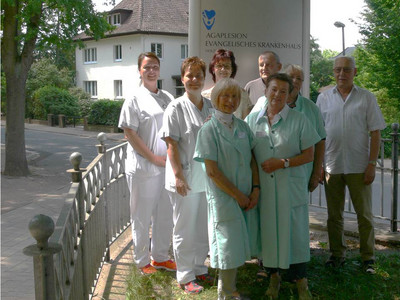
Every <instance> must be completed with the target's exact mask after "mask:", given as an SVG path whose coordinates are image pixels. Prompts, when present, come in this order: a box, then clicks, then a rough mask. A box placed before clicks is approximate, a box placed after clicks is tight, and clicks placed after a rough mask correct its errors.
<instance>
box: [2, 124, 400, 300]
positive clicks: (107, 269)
mask: <svg viewBox="0 0 400 300" xmlns="http://www.w3.org/2000/svg"><path fill="white" fill-rule="evenodd" d="M1 125H2V127H1V130H4V123H3V121H2V122H1ZM25 128H26V130H36V131H42V132H54V133H61V134H67V135H78V136H83V137H96V136H97V134H98V133H97V132H88V131H84V130H83V129H82V128H81V127H77V128H58V127H48V126H43V125H35V124H25ZM107 136H108V139H109V140H112V141H116V142H119V141H121V142H122V141H123V138H124V137H123V134H122V133H116V134H115V133H114V134H112V133H111V134H107ZM3 146H4V145H2V156H1V158H2V165H3V164H4V161H3V159H4V153H3V148H4V147H3ZM37 156H38V153H35V152H30V153H28V161H29V162H31V161H32V160H35V159H36V158H37ZM31 167H32V166H31ZM33 168H34V167H33ZM44 171H45V170H44ZM44 171H43V170H39V171H38V170H35V169H34V174H33V176H28V177H22V178H13V177H8V176H4V175H1V183H2V188H1V196H2V199H11V198H12V199H18V203H15V207H14V208H13V207H11V209H10V210H8V211H7V212H5V213H2V214H1V297H0V298H1V299H2V300H17V299H18V300H28V299H29V300H32V299H34V281H33V261H32V258H31V257H27V256H25V255H23V253H22V249H23V248H25V247H26V246H29V245H31V244H34V243H35V241H34V239H33V238H32V237H31V235H30V233H29V230H28V223H29V221H30V220H31V219H32V217H34V216H35V215H37V214H45V215H48V216H50V217H52V218H53V220H54V221H55V222H56V220H57V218H58V215H59V212H60V210H61V207H62V205H63V203H64V194H65V193H66V192H67V191H68V189H69V185H70V184H69V177H67V176H68V175H65V177H63V176H52V175H51V174H46V173H45V172H44ZM67 178H68V179H67ZM3 201H4V200H3ZM21 202H22V203H24V205H22V206H21ZM11 204H12V203H11ZM17 204H18V205H17ZM2 205H3V203H2ZM326 218H327V217H326V212H325V211H324V210H322V209H317V208H314V207H311V208H310V228H312V229H316V230H326ZM345 231H346V234H348V235H352V236H357V232H358V230H357V222H356V220H355V219H353V218H346V224H345ZM130 232H131V231H130V228H129V229H127V230H126V234H124V235H123V237H122V238H120V239H119V240H118V241H117V242H116V243H115V244H114V245H113V249H112V253H111V255H112V259H113V260H112V262H111V263H110V264H106V265H105V266H104V267H103V272H102V274H101V275H100V278H99V282H98V286H97V289H96V291H95V294H94V298H93V299H96V300H97V299H125V286H124V284H125V278H126V276H127V275H128V274H129V268H130V264H131V263H132V261H133V259H132V243H131V235H130ZM376 239H377V241H378V242H379V243H392V244H396V245H400V233H393V234H391V233H389V232H388V227H387V226H383V225H381V224H377V227H376ZM101 297H103V298H101Z"/></svg>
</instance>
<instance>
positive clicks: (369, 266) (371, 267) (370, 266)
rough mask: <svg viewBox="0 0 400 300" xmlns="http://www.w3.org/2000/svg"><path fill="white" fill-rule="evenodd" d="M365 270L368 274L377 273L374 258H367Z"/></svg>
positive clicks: (364, 264) (364, 265)
mask: <svg viewBox="0 0 400 300" xmlns="http://www.w3.org/2000/svg"><path fill="white" fill-rule="evenodd" d="M363 269H364V272H365V273H367V274H375V273H376V271H375V261H374V260H372V259H371V260H366V261H364V262H363Z"/></svg>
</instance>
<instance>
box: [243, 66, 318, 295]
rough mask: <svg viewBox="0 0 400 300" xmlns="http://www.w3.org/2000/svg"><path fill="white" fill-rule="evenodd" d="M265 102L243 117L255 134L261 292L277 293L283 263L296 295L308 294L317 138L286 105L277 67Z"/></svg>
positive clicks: (288, 87) (288, 85) (286, 87)
mask: <svg viewBox="0 0 400 300" xmlns="http://www.w3.org/2000/svg"><path fill="white" fill-rule="evenodd" d="M266 87H267V89H266V92H265V94H266V97H267V98H268V102H266V104H265V105H264V107H263V108H262V110H260V111H258V112H254V113H251V114H250V115H249V116H248V117H247V118H246V121H247V122H248V124H249V126H250V128H251V130H252V131H253V133H254V135H255V136H256V146H255V147H254V150H253V151H254V155H255V157H256V160H257V163H258V165H259V168H260V174H259V176H260V186H261V194H260V201H259V211H260V231H261V258H262V259H263V264H264V267H266V268H267V269H268V271H269V273H270V275H271V276H270V283H269V287H268V290H267V292H266V295H267V296H268V297H269V298H272V299H277V298H278V294H279V289H280V282H281V276H280V273H281V272H282V270H284V269H289V271H290V275H292V279H293V280H294V281H296V284H297V289H298V292H299V299H300V300H308V299H311V294H310V292H309V290H308V284H307V274H306V263H307V262H308V261H309V260H310V240H309V228H308V178H309V173H308V170H307V167H306V164H307V163H309V162H311V161H313V157H314V156H313V155H314V145H315V144H316V143H317V142H318V141H320V140H321V138H320V136H319V135H318V134H317V132H316V131H315V129H314V128H313V126H312V125H311V122H310V121H309V120H308V119H307V117H306V116H305V115H304V114H303V113H301V112H298V111H295V110H293V109H290V108H289V106H287V105H286V103H287V98H288V97H289V94H290V92H291V91H292V89H293V82H292V79H291V78H290V77H289V76H288V75H287V74H283V73H277V74H273V75H270V76H268V78H267V82H266Z"/></svg>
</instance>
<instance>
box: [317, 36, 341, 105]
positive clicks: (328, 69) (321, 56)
mask: <svg viewBox="0 0 400 300" xmlns="http://www.w3.org/2000/svg"><path fill="white" fill-rule="evenodd" d="M335 55H337V53H336V52H334V51H332V50H324V52H321V50H320V49H319V45H318V43H317V41H316V40H315V39H314V38H313V37H312V36H311V37H310V62H311V67H310V99H311V100H313V101H314V102H315V101H317V97H318V94H319V90H320V89H321V88H323V87H325V86H328V85H330V84H332V83H333V82H334V78H333V74H332V66H333V62H332V60H330V58H331V57H333V56H335Z"/></svg>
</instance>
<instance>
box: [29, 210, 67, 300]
mask: <svg viewBox="0 0 400 300" xmlns="http://www.w3.org/2000/svg"><path fill="white" fill-rule="evenodd" d="M29 231H30V233H31V235H32V236H33V237H34V238H35V240H36V241H37V243H36V244H34V245H30V246H28V247H26V248H24V249H23V253H24V254H25V255H27V256H32V257H33V273H34V278H35V299H36V300H52V299H56V284H55V282H56V281H55V270H54V260H53V255H54V254H55V253H58V252H60V251H61V245H59V244H56V243H49V238H50V236H51V235H52V234H53V232H54V222H53V220H52V219H51V218H50V217H48V216H46V215H36V216H34V217H33V218H32V220H31V221H30V222H29Z"/></svg>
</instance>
